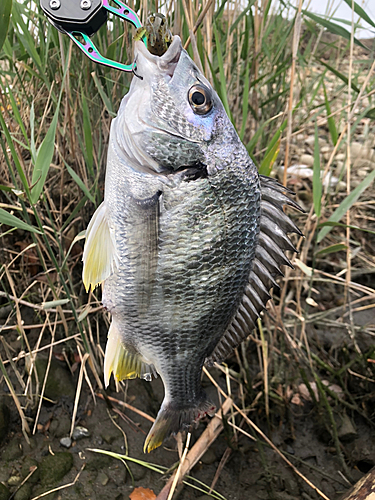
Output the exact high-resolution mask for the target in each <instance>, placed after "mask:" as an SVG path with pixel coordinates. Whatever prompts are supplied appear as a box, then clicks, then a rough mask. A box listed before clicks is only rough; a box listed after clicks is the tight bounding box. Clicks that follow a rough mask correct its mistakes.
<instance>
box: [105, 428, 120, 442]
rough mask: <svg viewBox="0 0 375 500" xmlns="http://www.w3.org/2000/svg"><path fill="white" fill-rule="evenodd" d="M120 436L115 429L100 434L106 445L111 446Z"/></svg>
mask: <svg viewBox="0 0 375 500" xmlns="http://www.w3.org/2000/svg"><path fill="white" fill-rule="evenodd" d="M120 436H121V433H120V431H119V430H118V429H116V427H110V428H109V429H107V430H106V431H105V432H103V433H102V434H101V437H102V438H103V440H104V441H105V442H106V443H107V444H112V443H113V441H115V440H116V439H117V438H118V437H120Z"/></svg>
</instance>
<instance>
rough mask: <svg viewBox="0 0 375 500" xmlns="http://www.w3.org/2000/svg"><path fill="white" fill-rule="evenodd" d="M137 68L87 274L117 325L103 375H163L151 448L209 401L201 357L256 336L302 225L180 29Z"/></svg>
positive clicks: (218, 354)
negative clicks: (260, 167)
mask: <svg viewBox="0 0 375 500" xmlns="http://www.w3.org/2000/svg"><path fill="white" fill-rule="evenodd" d="M136 65H137V75H138V76H141V77H142V79H141V78H134V79H133V81H132V84H131V87H130V90H129V93H128V94H127V95H126V96H125V98H124V99H123V102H122V104H121V107H120V110H119V113H118V116H117V117H116V119H115V120H113V122H112V126H111V133H110V141H109V151H108V160H107V171H106V184H105V197H104V201H103V203H102V205H100V207H99V208H98V209H97V211H96V213H95V214H94V216H93V218H92V220H91V222H90V225H89V227H88V229H87V235H86V246H85V251H84V273H83V280H84V283H85V285H86V287H87V288H88V287H90V285H91V286H92V287H93V288H94V287H95V286H96V285H97V284H98V283H100V282H104V285H103V299H102V300H103V304H104V305H105V306H106V307H107V309H108V310H109V311H110V312H111V315H112V323H111V327H110V331H109V335H108V342H107V348H106V355H105V366H104V371H105V382H106V384H108V382H109V377H110V375H111V373H112V372H113V373H114V375H115V376H116V377H117V378H118V379H119V380H121V379H124V378H134V377H136V376H139V377H143V378H145V379H146V380H151V378H152V376H156V375H157V374H158V375H160V377H161V378H162V380H163V384H164V388H165V397H164V401H163V403H162V406H161V409H160V411H159V414H158V416H157V419H156V421H155V423H154V425H153V427H152V429H151V431H150V433H149V435H148V437H147V438H146V444H145V449H146V450H148V451H150V450H152V449H153V448H155V447H157V446H159V445H160V444H161V442H162V441H163V439H165V438H166V437H168V436H169V435H170V434H174V433H177V432H178V431H180V430H183V429H187V428H188V427H189V426H190V425H191V424H192V423H193V422H197V421H198V420H199V419H200V418H202V417H203V416H204V415H206V414H212V412H213V411H214V409H215V407H214V405H213V404H212V403H211V402H210V401H208V400H207V397H206V394H205V392H204V390H203V389H202V387H201V382H200V380H201V373H202V367H203V365H204V363H205V362H208V363H209V362H211V363H212V362H213V361H218V360H221V359H223V358H224V357H226V356H227V355H228V354H229V353H230V352H231V351H232V350H233V348H234V347H236V346H237V345H238V344H239V343H240V342H241V341H242V340H243V339H244V338H246V337H247V336H248V334H249V333H250V332H251V330H252V329H253V327H254V323H255V321H256V319H257V317H258V316H259V313H260V311H261V310H262V309H263V308H264V307H265V303H266V301H267V300H268V298H269V294H268V291H269V289H270V288H271V287H272V286H274V284H275V282H274V276H276V275H277V274H280V273H281V271H280V264H284V263H285V264H288V262H289V261H288V260H287V259H286V257H285V256H284V253H283V250H285V249H293V246H292V245H291V243H290V241H289V239H288V238H287V236H286V233H287V232H290V231H294V232H298V229H297V228H296V227H295V226H294V224H293V223H292V222H291V221H290V220H289V218H288V217H287V216H286V215H285V214H284V212H283V211H282V206H283V205H284V204H286V203H287V204H294V203H293V202H291V201H290V200H289V198H288V197H287V196H286V195H285V194H283V191H284V188H283V187H281V186H279V185H278V184H277V183H275V182H274V181H272V180H270V179H262V178H260V177H259V175H258V173H257V170H256V167H255V166H254V164H253V162H252V161H251V159H250V157H249V156H248V154H247V151H246V148H245V147H244V146H243V144H242V143H241V141H240V139H239V138H238V136H237V133H236V131H235V129H234V127H233V125H232V124H231V122H230V120H229V118H228V116H227V114H226V113H225V110H224V108H223V105H222V103H221V101H220V99H219V97H218V96H217V94H216V93H215V92H214V90H213V89H212V87H211V85H210V84H209V82H208V81H207V80H206V79H205V78H204V76H203V75H202V74H201V73H200V71H199V69H198V68H197V67H196V65H195V64H194V63H193V61H192V60H191V59H190V57H189V56H188V54H187V52H186V51H185V50H183V49H182V46H181V41H180V39H179V37H177V36H176V37H174V38H173V42H172V44H171V46H170V47H169V49H168V51H167V52H166V53H165V54H164V55H163V56H161V57H158V56H155V55H152V54H150V52H149V51H148V50H147V49H146V48H145V47H144V45H143V44H142V43H141V42H137V43H136Z"/></svg>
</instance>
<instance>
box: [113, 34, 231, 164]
mask: <svg viewBox="0 0 375 500" xmlns="http://www.w3.org/2000/svg"><path fill="white" fill-rule="evenodd" d="M135 64H136V76H137V77H138V78H136V77H134V78H133V81H132V83H131V87H130V90H129V93H128V94H127V96H126V97H125V99H124V100H123V103H122V105H121V107H120V111H119V116H118V118H117V120H118V123H117V124H116V126H117V131H118V134H117V138H118V144H119V146H121V144H122V145H124V144H127V146H131V147H130V148H129V147H128V148H127V149H128V151H129V150H130V151H131V154H133V155H134V157H135V158H136V159H137V162H138V163H140V164H141V165H142V167H143V168H146V166H148V168H150V169H151V170H154V171H155V172H174V171H176V170H179V169H181V168H184V167H191V166H197V165H201V164H204V163H205V152H206V151H207V147H208V146H209V144H210V143H212V142H213V141H215V138H216V137H218V138H219V137H220V148H223V138H224V143H225V130H229V129H230V130H232V126H231V124H230V121H229V118H228V117H227V115H226V113H225V110H224V108H223V105H222V103H221V101H220V99H219V97H218V95H217V94H216V92H215V91H214V90H213V88H212V86H211V84H210V83H209V82H208V80H207V79H206V78H205V77H204V76H203V74H202V73H201V72H200V71H199V69H198V68H197V66H196V65H195V64H194V62H193V61H192V60H191V58H190V57H189V55H188V53H187V52H186V51H185V50H184V49H183V48H182V45H181V40H180V38H179V37H178V36H175V37H173V41H172V43H171V45H170V47H169V48H168V50H167V52H166V53H165V54H164V55H162V56H161V57H158V56H155V55H153V54H151V53H150V52H149V51H148V50H147V48H146V47H145V45H144V44H143V43H142V42H136V48H135Z"/></svg>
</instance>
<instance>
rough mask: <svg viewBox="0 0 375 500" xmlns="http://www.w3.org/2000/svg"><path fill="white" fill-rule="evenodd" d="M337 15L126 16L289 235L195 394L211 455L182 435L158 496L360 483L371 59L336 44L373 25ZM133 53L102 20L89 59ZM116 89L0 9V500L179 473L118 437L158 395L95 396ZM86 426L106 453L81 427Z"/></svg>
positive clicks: (368, 294)
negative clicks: (100, 250)
mask: <svg viewBox="0 0 375 500" xmlns="http://www.w3.org/2000/svg"><path fill="white" fill-rule="evenodd" d="M344 1H345V3H347V4H348V5H349V7H350V8H351V9H352V10H353V21H352V22H350V21H349V22H348V21H347V22H346V23H345V22H344V25H343V24H338V20H337V19H336V17H335V12H334V9H332V4H331V3H330V2H327V15H326V16H322V15H317V14H314V13H313V12H312V11H311V10H310V9H309V5H308V4H307V3H306V2H302V0H301V1H299V0H297V1H296V2H284V1H279V2H276V1H273V0H250V1H239V0H234V1H229V0H220V1H215V0H202V1H201V0H193V1H191V2H190V1H188V0H168V1H166V2H163V1H159V2H158V1H156V0H155V1H148V0H138V1H136V2H133V1H131V2H129V5H130V7H132V8H134V9H135V10H136V11H137V12H138V13H139V14H140V17H141V19H142V20H143V21H144V20H145V18H146V16H147V14H148V13H149V12H154V11H161V12H164V13H165V14H167V15H168V18H169V21H170V24H171V26H172V30H173V32H174V33H176V34H179V35H180V36H181V38H182V40H183V43H185V45H186V47H187V50H188V51H189V54H190V55H191V57H192V58H193V59H194V60H195V62H196V63H197V64H198V65H199V66H200V67H201V68H202V69H203V71H204V73H205V75H206V76H207V78H208V79H209V80H210V81H211V82H212V84H213V86H214V87H215V89H216V91H217V92H218V94H219V95H220V97H221V99H222V101H223V104H224V106H225V108H226V110H227V113H228V115H229V116H230V118H231V120H232V121H233V123H234V125H235V126H236V128H237V130H238V133H239V135H240V137H241V139H242V140H243V142H244V143H245V145H246V147H247V150H248V152H249V154H250V156H251V157H252V158H253V160H254V162H255V163H256V165H257V166H258V168H259V171H260V172H261V173H263V174H266V175H274V176H278V177H279V179H280V181H281V182H284V183H287V185H288V186H289V187H290V188H291V189H293V190H294V191H296V193H297V201H298V202H299V203H300V204H301V205H302V206H303V207H304V208H305V210H306V215H298V216H296V217H298V218H297V219H296V222H297V224H298V225H299V226H300V227H301V229H302V230H303V233H304V235H305V238H304V239H302V238H301V239H300V241H297V242H296V244H297V247H298V248H299V250H300V254H299V255H298V256H297V257H296V258H294V260H293V263H294V265H295V269H294V270H291V269H287V270H286V272H285V277H284V278H283V279H282V280H280V290H279V291H275V292H274V297H273V301H271V303H270V305H269V309H268V313H267V314H265V315H264V316H263V318H262V321H260V322H259V325H258V329H257V331H255V332H254V333H253V335H252V336H251V338H250V339H249V340H248V341H247V342H245V343H244V344H243V345H242V346H241V349H239V350H238V352H236V353H235V355H234V356H233V357H232V358H231V359H230V360H228V362H227V364H224V365H223V366H221V367H216V368H214V369H213V370H211V371H210V372H207V373H206V375H205V383H206V385H207V387H208V390H211V391H212V393H213V394H214V395H215V397H216V398H218V401H221V402H223V405H226V406H224V410H225V411H224V412H223V413H225V412H227V413H226V416H225V415H224V414H223V415H222V416H221V418H220V417H217V418H215V419H213V421H212V424H209V425H211V427H210V428H211V430H212V432H213V434H212V435H210V437H207V436H208V435H207V433H205V432H204V428H205V425H204V424H201V426H200V428H199V429H198V431H196V432H195V433H193V437H192V439H193V441H194V442H195V443H196V445H198V446H195V447H194V448H192V449H191V450H190V451H189V453H188V455H187V457H188V459H187V461H185V466H183V467H182V468H181V467H180V468H179V469H178V475H179V476H180V478H181V477H182V476H184V474H190V476H186V477H185V480H186V482H187V483H189V484H190V486H191V488H186V487H185V488H184V489H183V490H181V487H179V486H178V487H177V488H176V484H175V483H173V484H172V480H169V482H167V483H166V485H165V486H164V489H163V491H164V493H163V492H161V493H160V494H159V496H158V498H159V499H162V498H167V496H168V495H169V497H168V498H171V496H172V495H174V498H176V497H177V495H180V498H184V499H188V498H197V497H198V496H199V495H203V494H205V495H206V494H208V493H209V492H210V493H209V494H210V495H211V496H213V497H214V498H221V499H222V498H228V499H234V498H241V499H242V498H267V499H268V498H270V499H271V498H272V499H273V498H277V499H284V500H288V499H293V498H306V499H307V498H326V499H327V498H330V499H331V500H334V499H336V498H339V497H340V495H342V494H343V493H344V492H345V490H346V489H348V488H349V487H350V485H351V484H353V483H354V482H355V481H356V480H358V479H359V478H360V477H361V476H362V475H363V474H364V473H366V472H368V471H369V470H370V469H371V467H372V466H374V465H375V452H374V450H375V439H374V437H373V435H374V426H375V411H374V408H375V406H374V403H375V390H374V389H375V385H374V384H375V345H374V336H375V312H374V307H375V300H374V298H375V257H374V254H375V252H374V248H375V224H374V221H375V212H374V209H375V201H374V192H375V190H374V179H375V156H374V149H373V148H374V146H375V141H374V129H375V122H374V119H375V102H374V93H375V90H374V88H375V87H374V83H375V76H374V66H375V63H374V49H375V45H374V41H373V40H372V39H369V40H359V39H358V38H357V35H356V33H357V29H358V24H356V23H355V22H354V13H355V14H356V15H357V17H358V16H359V22H360V23H362V24H364V25H366V26H367V27H368V28H370V29H373V28H375V22H374V20H373V19H371V18H370V17H369V16H368V14H367V13H366V11H365V10H364V9H363V8H362V7H361V5H360V4H359V3H357V2H354V1H352V0H344ZM343 26H344V27H343ZM133 35H134V30H133V29H132V28H131V27H130V26H129V25H126V24H125V25H124V23H123V22H122V21H121V20H120V19H117V18H111V21H110V23H108V24H107V25H106V26H103V27H102V28H101V29H100V30H99V32H98V33H97V34H96V35H95V37H94V38H93V40H94V41H95V43H96V44H97V46H98V47H99V49H100V51H101V52H102V54H105V55H106V56H107V57H110V58H112V59H114V60H116V61H123V62H130V61H131V60H132V51H133V41H132V36H133ZM130 80H131V76H129V75H128V74H124V73H121V72H118V71H115V70H113V69H110V68H106V67H101V66H97V65H95V64H93V63H92V62H90V61H89V60H88V59H87V58H86V57H85V56H84V55H83V54H82V53H81V52H80V51H79V50H78V49H77V47H76V46H74V45H73V44H72V42H71V41H70V40H69V38H68V37H66V36H64V35H62V34H61V33H59V32H58V31H57V30H56V29H55V28H54V27H52V26H51V25H50V24H49V22H48V21H47V20H46V18H45V16H44V15H43V13H42V11H41V10H40V9H39V7H38V6H37V5H36V4H35V3H34V2H31V1H28V0H25V1H22V0H18V1H16V0H13V2H12V1H11V0H2V1H1V3H0V86H1V90H0V99H1V101H0V107H1V114H0V131H1V132H0V146H1V150H0V370H1V372H0V391H1V392H0V396H1V401H0V444H1V445H2V450H3V451H2V466H1V472H0V498H1V499H2V498H9V496H10V494H13V495H15V498H16V500H17V499H18V500H20V498H24V499H27V498H40V495H43V493H45V492H49V491H51V490H53V489H55V488H57V490H56V491H55V492H54V493H49V495H47V496H48V498H52V497H53V496H55V497H59V498H86V497H87V498H93V499H95V498H102V497H103V496H104V495H112V496H113V497H114V498H118V499H120V498H128V495H129V493H131V492H132V491H133V488H134V486H135V487H136V488H135V489H134V491H133V493H132V494H133V495H137V494H139V495H140V494H141V493H142V494H144V495H146V496H145V497H144V498H146V499H147V498H153V496H152V492H151V490H149V491H146V490H145V492H140V490H139V487H145V488H153V489H154V491H160V490H161V489H162V487H163V484H164V483H163V482H161V481H160V480H159V476H160V474H163V478H167V479H168V477H170V476H171V474H172V472H173V469H172V470H170V467H172V465H173V464H175V465H174V467H177V465H178V463H179V458H178V455H176V452H174V451H173V452H171V451H168V450H165V449H164V450H163V449H161V450H159V451H157V452H155V454H154V456H153V457H151V461H152V462H155V463H153V464H150V463H149V462H148V461H146V460H148V458H149V457H146V458H145V457H144V456H143V455H142V454H141V442H142V441H143V434H142V433H139V432H138V434H137V432H136V430H137V429H139V426H140V427H141V428H142V427H144V428H147V425H148V424H147V418H148V419H149V420H152V417H153V416H155V406H153V398H156V399H159V401H160V391H161V387H160V386H158V385H157V384H158V383H157V381H156V382H153V384H151V387H156V389H150V385H147V384H146V383H144V384H143V382H142V381H130V383H129V384H128V383H124V384H120V386H119V388H118V389H119V390H120V393H116V392H115V387H110V390H109V391H107V392H105V391H104V388H103V385H102V371H103V350H104V346H105V338H106V331H107V327H108V324H109V317H108V315H107V313H106V312H105V311H104V310H103V308H102V306H101V303H100V293H98V292H95V293H89V294H88V295H87V294H86V293H85V291H84V288H83V285H82V281H81V272H82V263H81V258H82V249H83V238H84V230H85V228H86V227H87V224H88V221H89V219H90V216H91V215H92V214H93V212H94V210H95V208H96V207H97V206H98V205H99V203H100V202H101V200H102V197H103V186H104V172H105V162H106V148H107V144H108V136H109V127H110V122H111V119H112V118H113V117H114V116H115V115H116V110H117V109H118V107H119V103H120V101H121V99H122V97H123V96H124V95H125V94H126V92H127V90H128V88H129V83H130ZM59 383H60V385H59ZM150 391H151V392H150ZM142 394H143V396H142ZM110 395H112V396H110ZM109 396H110V397H112V400H110V399H108V397H109ZM228 397H229V398H230V399H228ZM113 398H114V399H113ZM103 399H105V400H106V403H107V404H108V408H107V406H106V404H105V403H104V401H103ZM94 402H96V403H95V404H94ZM226 402H227V403H226ZM119 405H120V406H119ZM124 405H125V406H124ZM126 405H127V406H126ZM156 407H157V406H156ZM124 408H126V409H124ZM127 412H128V413H129V412H130V414H131V416H132V419H133V417H134V415H135V416H136V418H135V420H136V425H135V424H134V422H133V423H129V416H127ZM134 412H138V413H134ZM250 417H251V418H250ZM145 418H146V420H144V419H145ZM64 419H65V420H64ZM101 419H104V420H105V421H106V422H107V423H106V428H109V427H110V426H112V427H113V428H116V429H117V431H116V432H119V433H120V438H118V437H117V438H115V439H114V440H112V438H111V437H108V432H109V431H106V430H98V429H99V428H98V425H99V424H100V420H101ZM124 419H125V420H124ZM126 419H127V420H126ZM137 419H138V420H137ZM66 420H68V425H67V428H64V430H63V431H62V430H61V429H62V428H63V427H64V426H63V422H66ZM145 422H146V423H145ZM82 424H85V425H87V427H88V428H89V429H91V431H90V433H91V438H90V437H89V435H88V434H87V435H85V431H86V430H87V429H86V428H85V426H83V425H82ZM134 425H135V427H134ZM77 426H78V427H77ZM90 426H91V427H90ZM116 426H117V427H116ZM77 429H80V430H78V431H77ZM82 429H83V430H82ZM119 429H121V432H120V430H119ZM74 432H75V434H74ZM21 433H22V434H21ZM80 433H81V434H80ZM100 433H101V434H100ZM99 435H100V436H102V437H101V438H100V439H99V438H98V436H99ZM103 436H106V437H103ZM137 436H138V437H137ZM212 436H214V438H213V437H212ZM80 437H81V438H86V441H79V438H80ZM107 438H108V439H107ZM61 439H65V445H64V446H66V447H67V448H69V449H70V446H72V448H71V449H70V451H65V452H61V450H62V449H64V448H62V447H61V444H60V443H61ZM66 439H71V442H70V445H69V441H66ZM90 439H91V440H90ZM98 439H99V440H98ZM116 439H117V440H116ZM118 439H120V440H121V442H122V445H121V446H120V445H118ZM177 441H178V450H179V452H180V457H182V459H184V457H185V455H183V454H182V442H181V439H180V438H179V439H178V440H177ZM72 442H73V445H72ZM77 443H78V444H77ZM80 443H84V444H82V445H81V444H80ZM89 446H91V447H94V448H101V449H102V450H105V449H107V450H109V451H110V452H111V453H112V455H113V454H115V455H114V456H116V457H117V458H119V455H118V453H120V452H121V450H122V458H121V460H122V461H124V463H125V464H126V466H127V469H126V468H125V467H123V465H122V464H121V462H118V463H120V467H121V471H122V470H124V471H125V472H124V474H126V475H123V476H121V477H122V479H119V477H120V476H116V474H120V472H116V474H115V473H114V472H113V470H114V469H113V467H114V466H113V462H115V463H116V461H115V460H112V461H111V462H110V464H109V465H108V463H107V462H105V465H103V462H100V463H99V462H95V460H96V459H97V456H98V455H97V454H96V455H95V454H94V453H91V454H90V453H89V452H87V448H88V447H89ZM171 447H172V448H175V445H174V444H173V443H172V445H171ZM20 450H21V451H20ZM48 450H49V451H48ZM85 450H86V451H85ZM72 451H73V453H71V452H72ZM74 451H75V453H74ZM116 453H117V454H116ZM173 453H174V454H173ZM51 457H60V459H61V460H62V462H61V463H59V465H56V463H57V462H56V463H55V465H51V464H52V461H53V460H55V461H56V460H57V459H56V458H51ZM72 457H73V458H74V460H73V458H72ZM82 457H83V458H82ZM93 457H94V458H93ZM124 457H125V458H124ZM105 458H108V456H107V457H105ZM95 463H96V464H97V465H95ZM187 463H188V464H190V466H192V465H193V464H194V463H197V465H196V466H195V468H194V469H192V471H190V468H191V467H186V464H187ZM61 464H62V465H61ZM80 464H81V465H80ZM86 464H87V466H86V468H85V470H84V469H83V467H85V465H86ZM93 464H94V465H93ZM98 464H99V465H98ZM56 467H57V469H58V470H59V471H60V473H59V474H57V476H53V474H52V472H51V471H52V470H54V468H55V469H56ZM59 467H60V469H59ZM111 467H112V469H111ZM116 467H117V468H116ZM116 467H115V469H116V471H120V469H119V466H118V465H116ZM137 467H138V469H137ZM143 470H145V471H147V475H144V474H143V473H142V471H143ZM43 471H44V472H43ZM111 471H112V472H111ZM140 471H141V472H140ZM121 473H122V472H121ZM111 474H112V475H111ZM145 474H146V472H145ZM52 476H53V480H52V479H51V477H52ZM33 478H34V479H33ZM90 485H91V486H90ZM90 487H91V490H90ZM137 488H138V489H137ZM192 488H195V489H192ZM212 488H214V489H215V490H214V491H212ZM196 490H199V492H197V491H196ZM22 494H23V495H24V496H22ZM162 494H164V497H163V496H162ZM1 495H3V496H1ZM17 495H18V496H17ZM147 495H148V496H147ZM44 497H46V496H44ZM132 498H133V500H134V499H136V498H138V497H136V496H133V497H132ZM139 498H141V497H140V496H139ZM202 498H205V497H202Z"/></svg>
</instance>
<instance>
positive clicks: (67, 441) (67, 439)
mask: <svg viewBox="0 0 375 500" xmlns="http://www.w3.org/2000/svg"><path fill="white" fill-rule="evenodd" d="M60 444H61V446H63V447H64V448H70V447H71V446H72V440H71V439H70V437H69V436H67V437H63V438H61V439H60Z"/></svg>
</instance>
